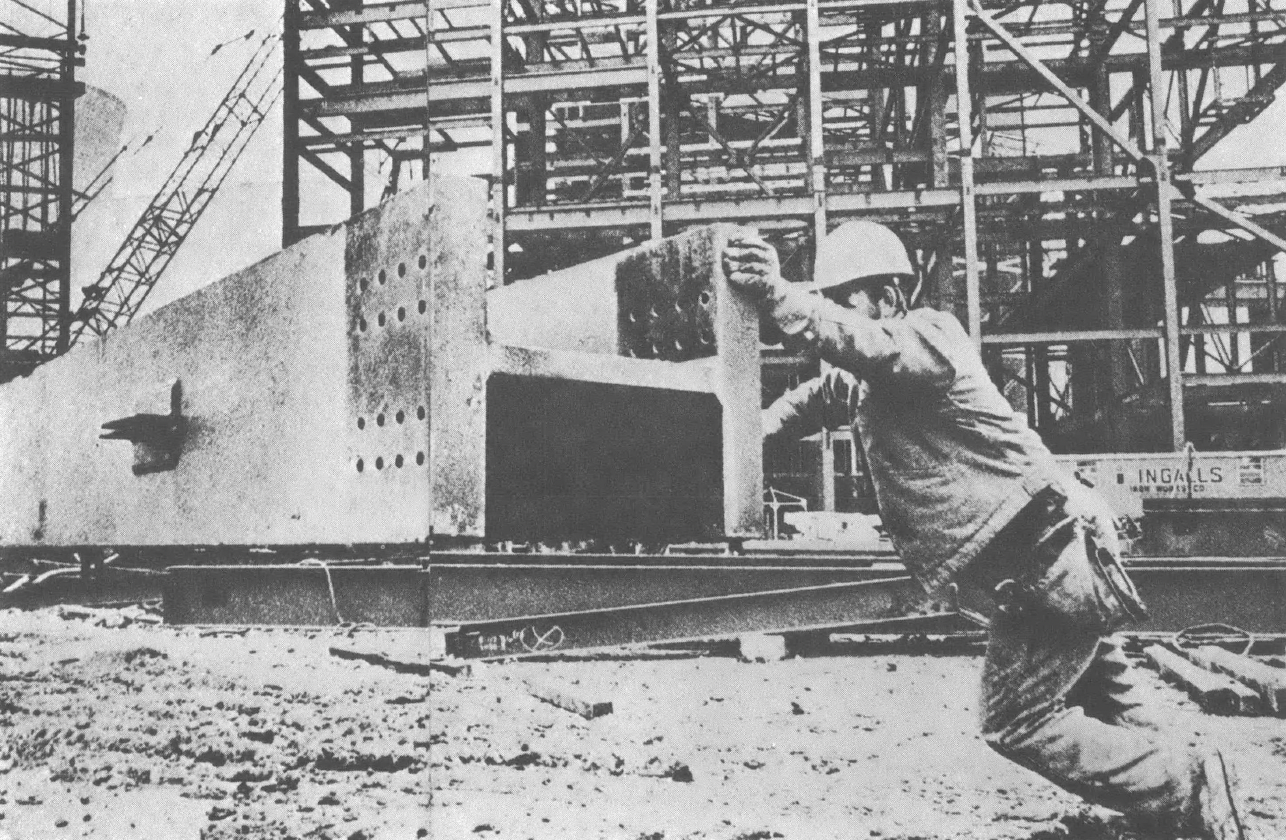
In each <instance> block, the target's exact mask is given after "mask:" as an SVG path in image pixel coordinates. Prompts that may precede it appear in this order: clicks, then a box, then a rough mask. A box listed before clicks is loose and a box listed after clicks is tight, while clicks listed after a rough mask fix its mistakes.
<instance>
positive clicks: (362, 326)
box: [357, 301, 429, 332]
mask: <svg viewBox="0 0 1286 840" xmlns="http://www.w3.org/2000/svg"><path fill="white" fill-rule="evenodd" d="M419 309H420V314H421V315H423V314H424V313H425V312H427V311H428V309H429V304H428V303H426V302H425V301H420V307H419ZM397 319H398V320H399V321H405V320H406V307H405V306H399V307H398V308H397ZM375 320H376V323H378V324H379V325H380V326H381V327H382V326H384V324H385V322H387V321H388V318H387V317H385V315H384V313H383V312H381V313H380V314H379V317H378V318H376V319H375ZM366 326H367V324H366V319H365V318H358V319H357V329H358V330H359V331H360V332H366Z"/></svg>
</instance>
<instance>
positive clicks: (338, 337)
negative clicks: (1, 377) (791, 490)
mask: <svg viewBox="0 0 1286 840" xmlns="http://www.w3.org/2000/svg"><path fill="white" fill-rule="evenodd" d="M430 189H431V190H432V193H430V192H429V190H430ZM486 212H487V208H486V189H485V186H484V185H483V184H482V182H480V181H476V180H474V179H468V178H449V177H441V178H437V179H434V181H433V184H432V186H431V187H430V186H428V185H426V186H423V187H420V188H418V189H416V190H414V191H411V192H408V193H404V194H402V195H400V196H398V197H397V198H395V199H393V200H392V201H390V202H388V203H386V204H384V205H382V206H381V207H379V208H376V209H374V210H371V211H369V212H367V213H365V214H363V215H361V216H359V217H357V218H355V219H354V220H352V221H351V222H350V223H348V224H347V225H344V226H341V227H338V228H335V229H333V230H331V231H329V232H327V233H322V234H319V235H317V236H313V237H311V238H309V239H306V240H304V241H302V242H300V243H297V244H296V245H294V246H292V247H290V248H288V249H286V250H284V251H282V252H280V253H278V254H276V255H274V256H272V257H270V258H268V259H266V260H264V261H262V262H260V263H258V264H257V265H254V266H252V267H250V268H247V269H245V270H244V271H241V272H238V273H237V274H234V275H232V276H230V277H228V278H226V279H224V280H222V281H219V282H217V283H214V284H212V285H210V286H208V287H206V288H204V289H202V290H200V291H198V292H196V293H194V294H192V295H190V296H188V297H186V298H183V299H182V300H179V301H176V302H175V303H172V304H170V305H169V306H166V307H163V308H162V309H159V310H157V311H156V312H153V313H152V314H150V315H148V316H147V317H144V318H141V319H138V320H137V321H135V322H134V323H132V324H130V325H129V326H127V327H125V328H123V329H121V330H119V331H117V332H115V333H113V334H111V335H109V336H107V337H106V338H102V339H99V340H97V341H94V342H89V343H87V344H85V345H84V346H80V347H77V348H76V349H74V350H73V351H72V352H70V353H68V354H67V355H65V356H63V357H61V358H59V359H56V360H54V361H52V362H50V363H49V364H47V365H44V366H43V367H41V368H39V369H38V370H36V371H35V372H34V373H33V374H32V375H31V376H29V377H27V378H25V379H21V380H16V381H14V382H10V383H8V384H6V385H3V386H0V453H3V458H0V508H2V509H3V510H5V512H6V516H5V517H4V518H3V519H2V520H0V550H4V549H6V548H8V549H14V548H17V549H23V550H27V549H30V548H31V547H35V546H42V547H64V548H71V547H77V546H120V547H127V546H139V547H145V546H214V545H224V546H248V545H269V546H280V545H292V546H308V545H331V546H335V545H349V544H378V545H399V544H408V543H417V542H425V541H428V540H431V539H433V538H436V537H452V538H456V537H463V538H475V539H484V538H486V539H550V538H553V539H559V538H561V539H576V538H603V537H607V538H611V539H614V540H626V539H641V540H642V539H646V540H661V541H670V540H685V539H693V538H715V539H718V538H726V537H745V536H756V535H758V534H759V532H760V528H761V515H760V492H761V485H762V464H761V454H760V453H761V449H760V432H759V364H758V342H757V331H756V318H755V315H754V308H753V306H751V305H750V304H749V303H748V302H747V301H745V300H743V299H741V297H740V296H739V293H737V292H735V291H733V290H730V289H729V288H728V287H727V285H726V284H725V282H724V278H723V276H722V273H721V270H720V266H719V259H718V255H719V251H720V248H721V247H722V243H723V242H724V240H725V238H726V237H727V235H728V233H729V231H730V228H727V227H711V228H703V229H700V230H697V231H694V232H691V233H688V234H685V235H684V236H680V237H675V238H673V239H667V240H661V241H659V242H655V243H650V244H649V245H647V246H645V247H643V248H639V249H636V250H635V251H632V252H627V253H625V254H623V255H620V256H618V257H613V258H609V259H607V260H600V261H598V262H595V263H593V264H590V265H587V266H581V267H579V268H576V269H572V270H570V271H568V272H564V273H561V274H558V275H550V276H548V277H545V278H540V279H536V280H532V281H523V282H522V283H521V284H518V285H516V286H514V287H509V288H505V289H497V290H494V291H493V292H491V293H490V298H489V297H488V292H487V289H486V284H487V282H488V268H487V250H488V247H489V245H488V240H487V227H486V224H485V221H486ZM104 430H106V434H105V435H104ZM131 443H132V444H133V446H132V450H133V451H131V446H130V445H129V444H131Z"/></svg>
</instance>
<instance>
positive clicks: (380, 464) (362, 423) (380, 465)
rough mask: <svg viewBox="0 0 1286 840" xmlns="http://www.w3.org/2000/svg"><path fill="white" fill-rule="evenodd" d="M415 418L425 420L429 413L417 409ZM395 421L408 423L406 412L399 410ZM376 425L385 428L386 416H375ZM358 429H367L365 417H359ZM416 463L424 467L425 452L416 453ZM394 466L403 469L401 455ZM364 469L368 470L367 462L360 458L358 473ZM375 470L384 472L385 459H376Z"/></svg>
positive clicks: (395, 415)
mask: <svg viewBox="0 0 1286 840" xmlns="http://www.w3.org/2000/svg"><path fill="white" fill-rule="evenodd" d="M415 416H416V417H418V418H419V419H421V420H423V419H424V418H425V417H427V416H428V413H427V412H426V411H425V410H424V406H420V407H419V408H417V409H416V410H415ZM393 421H394V422H395V423H397V424H398V425H401V424H403V423H405V422H406V412H404V411H402V410H401V409H399V410H398V412H397V414H394V415H393ZM375 425H376V426H383V425H384V415H383V414H382V413H380V414H376V415H375ZM357 428H359V429H365V428H366V418H365V417H358V418H357ZM415 463H416V464H418V465H421V466H423V464H424V453H423V452H417V453H415ZM393 466H395V467H401V466H402V456H401V455H398V456H396V457H395V458H394V459H393ZM364 469H366V462H365V461H363V460H362V459H361V458H358V459H357V471H358V472H361V471H362V470H364ZM375 469H377V470H382V469H384V459H383V458H376V459H375Z"/></svg>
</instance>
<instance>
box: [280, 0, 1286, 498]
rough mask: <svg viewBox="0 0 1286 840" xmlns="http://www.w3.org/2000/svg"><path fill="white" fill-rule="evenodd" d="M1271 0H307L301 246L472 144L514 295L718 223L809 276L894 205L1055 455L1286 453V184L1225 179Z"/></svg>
mask: <svg viewBox="0 0 1286 840" xmlns="http://www.w3.org/2000/svg"><path fill="white" fill-rule="evenodd" d="M1274 1H1275V0H1173V2H1166V3H1162V1H1161V0H1072V2H1041V1H1040V0H1015V1H1014V2H1003V3H1001V2H992V1H991V0H987V2H982V0H790V2H757V3H747V2H732V1H731V0H491V2H489V3H488V2H479V0H413V2H379V3H375V2H365V3H364V2H362V0H287V3H286V30H285V39H286V40H285V43H286V95H285V108H286V120H285V131H286V138H285V139H286V142H285V173H286V174H285V179H286V183H285V190H284V199H283V222H284V225H283V228H284V237H285V239H286V241H288V242H289V241H293V240H295V239H298V238H300V237H302V236H304V235H307V234H308V233H309V232H310V231H312V230H314V229H317V228H320V227H321V226H324V225H328V224H331V223H333V222H335V221H338V219H335V218H326V217H323V216H320V215H319V214H318V213H319V211H318V208H319V207H321V206H323V204H324V202H322V201H321V200H320V193H319V192H318V190H319V189H320V188H318V187H316V186H315V184H316V183H317V179H316V178H314V177H311V176H312V175H313V174H315V173H320V174H321V175H322V176H324V179H325V181H326V183H328V184H330V185H333V187H334V188H335V189H337V190H339V191H340V193H341V194H342V195H345V196H346V197H347V206H348V210H349V211H350V212H352V213H356V212H358V211H360V210H362V209H364V208H366V207H369V206H371V205H372V204H373V203H375V202H377V201H378V200H379V198H380V197H381V196H382V195H386V194H389V193H391V192H393V191H396V190H398V189H400V188H401V187H403V186H404V185H405V184H407V183H408V182H409V181H412V180H416V179H420V178H423V177H425V176H426V173H427V171H428V170H429V169H431V165H430V164H431V161H435V160H437V159H438V156H439V155H441V154H444V153H456V152H464V153H469V152H468V150H471V149H472V150H474V151H473V152H472V154H475V155H478V156H479V159H480V160H481V161H482V162H483V168H484V169H485V170H486V171H488V172H489V174H490V178H491V183H492V197H493V203H494V211H495V212H494V242H496V243H499V247H495V248H494V249H493V250H494V262H495V270H496V271H497V276H498V277H501V278H503V282H513V281H516V280H521V279H522V278H524V277H529V276H533V275H536V274H540V273H543V272H545V271H549V270H552V269H555V268H559V267H562V266H564V265H567V264H570V263H574V262H581V261H584V260H587V259H589V258H591V257H594V256H597V255H599V254H603V253H608V252H612V251H615V250H618V249H620V248H622V247H626V246H628V245H631V244H634V243H637V242H639V241H641V240H645V239H648V238H651V237H656V236H660V235H662V234H665V235H669V234H672V233H674V232H676V231H678V230H681V229H683V228H685V227H688V226H691V225H696V224H706V223H709V222H712V221H731V222H737V223H742V224H747V225H753V226H756V227H759V228H760V229H762V230H764V231H765V232H766V233H767V234H768V235H769V236H770V237H771V238H772V239H773V241H774V242H775V243H777V244H778V245H779V247H780V250H781V252H782V257H783V263H784V265H785V271H786V273H787V274H788V276H791V277H793V278H798V277H803V276H806V275H807V274H808V273H809V272H810V271H811V265H810V263H811V258H812V243H813V242H814V241H815V236H816V233H817V232H818V231H824V230H827V229H829V228H833V227H834V226H835V225H837V224H838V223H840V222H841V221H843V220H846V219H850V218H857V217H860V218H868V219H874V220H878V221H882V222H885V223H887V224H889V225H891V226H892V227H894V228H895V229H896V230H898V231H899V233H900V234H902V236H903V238H904V240H905V241H906V242H907V243H908V245H909V246H910V247H911V249H912V252H913V254H912V256H913V258H914V260H915V262H916V265H917V267H918V270H919V271H920V274H921V278H920V285H919V289H918V294H919V296H920V297H922V298H923V299H925V300H927V301H929V302H931V303H933V304H935V305H937V306H939V307H941V308H945V309H948V310H951V311H954V312H955V313H956V314H957V315H958V316H959V317H960V319H961V321H962V323H964V324H965V325H966V326H967V328H968V329H969V331H970V332H971V334H972V335H974V336H977V337H978V339H979V341H980V342H981V346H982V349H983V353H984V357H985V358H986V359H987V361H988V363H989V365H990V366H991V368H992V370H993V373H994V375H995V377H996V379H997V381H998V382H1000V383H1002V385H1003V386H1004V388H1005V392H1006V394H1007V395H1008V396H1009V398H1010V399H1011V401H1012V402H1013V404H1014V405H1015V406H1016V407H1019V408H1020V409H1023V408H1025V410H1026V411H1027V412H1028V415H1029V418H1030V420H1031V422H1032V424H1033V425H1034V426H1035V427H1036V428H1038V429H1039V430H1040V431H1041V433H1042V434H1043V435H1044V436H1045V437H1046V439H1047V440H1048V441H1050V443H1051V444H1052V445H1054V446H1055V447H1056V448H1059V449H1062V450H1063V451H1078V452H1093V451H1149V450H1151V451H1166V450H1172V449H1174V450H1177V449H1182V448H1183V447H1184V446H1185V445H1186V444H1187V443H1188V442H1189V441H1191V442H1193V443H1194V444H1196V445H1197V446H1198V448H1203V449H1218V448H1224V449H1227V448H1272V447H1280V446H1283V445H1286V422H1284V421H1283V420H1282V419H1281V418H1282V416H1283V414H1286V411H1284V410H1283V409H1284V404H1283V403H1284V399H1283V398H1284V396H1286V345H1284V344H1283V341H1282V340H1281V335H1282V333H1283V332H1286V321H1283V319H1282V317H1281V316H1282V302H1283V298H1282V292H1281V287H1280V284H1279V283H1278V282H1277V280H1276V276H1275V274H1274V271H1273V259H1274V257H1275V255H1276V254H1277V252H1278V251H1279V250H1282V249H1283V248H1286V240H1284V239H1283V238H1282V237H1281V236H1279V235H1278V234H1276V233H1274V232H1273V231H1274V230H1277V229H1280V228H1279V225H1280V224H1281V221H1282V219H1281V214H1280V212H1279V211H1277V210H1276V209H1274V205H1275V204H1279V203H1286V169H1277V168H1273V169H1231V170H1208V169H1207V170H1202V169H1200V168H1199V166H1198V164H1199V163H1200V162H1201V160H1202V158H1203V157H1204V156H1205V155H1206V154H1207V153H1209V152H1210V151H1211V150H1212V149H1213V148H1214V147H1215V146H1216V144H1217V143H1218V142H1219V141H1220V140H1222V139H1224V138H1225V137H1227V136H1228V135H1229V134H1230V133H1231V132H1232V131H1233V130H1234V129H1235V128H1236V127H1238V126H1240V125H1243V124H1245V123H1247V122H1250V121H1252V120H1253V119H1254V118H1255V117H1256V116H1258V115H1259V114H1260V113H1261V112H1262V111H1263V110H1264V109H1265V108H1266V107H1267V106H1268V104H1269V103H1270V102H1271V101H1272V99H1273V95H1274V92H1275V90H1276V88H1277V87H1278V86H1279V85H1280V84H1281V83H1282V82H1283V81H1286V9H1283V10H1279V9H1277V8H1274V7H1273V5H1272V3H1273V2H1274ZM1163 6H1164V8H1163ZM496 126H501V127H502V129H501V130H499V131H497V130H494V127H496ZM301 170H302V171H303V172H304V173H306V174H308V175H309V177H307V178H305V179H303V180H301ZM309 170H312V173H309ZM304 185H308V186H307V187H305V186H304ZM1248 187H1249V188H1250V189H1253V190H1254V191H1255V192H1256V193H1257V194H1256V195H1253V196H1247V195H1241V193H1245V192H1246V191H1247V189H1248ZM305 189H307V190H308V194H307V195H305V194H304V190H305ZM787 361H788V360H787ZM774 364H777V365H781V364H783V360H782V359H780V358H778V359H775V360H774ZM787 367H789V365H787ZM772 379H773V377H769V378H768V381H771V380H772ZM777 379H778V380H781V381H784V380H782V377H777ZM828 450H829V447H827V448H826V450H825V451H828ZM824 460H825V461H827V462H829V460H830V459H829V458H825V459H824ZM826 469H827V470H830V469H831V468H830V467H826ZM781 489H785V490H788V491H791V492H795V489H797V488H795V489H792V487H788V486H783V487H782V488H781Z"/></svg>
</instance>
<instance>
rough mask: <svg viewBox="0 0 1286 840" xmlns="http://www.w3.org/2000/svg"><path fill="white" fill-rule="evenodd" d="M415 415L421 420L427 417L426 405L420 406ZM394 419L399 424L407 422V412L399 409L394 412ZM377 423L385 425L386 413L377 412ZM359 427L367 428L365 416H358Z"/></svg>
mask: <svg viewBox="0 0 1286 840" xmlns="http://www.w3.org/2000/svg"><path fill="white" fill-rule="evenodd" d="M415 416H416V418H418V419H420V420H423V419H424V418H425V417H427V416H428V413H427V412H425V410H424V406H420V407H419V408H417V409H416V410H415ZM393 420H394V422H396V423H397V424H398V425H399V426H400V425H401V424H403V423H405V422H406V412H404V411H402V410H401V409H398V412H397V414H394V415H393ZM375 425H376V426H383V425H384V415H383V414H382V413H381V414H376V415H375ZM357 428H359V429H365V428H366V418H365V417H358V418H357Z"/></svg>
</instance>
